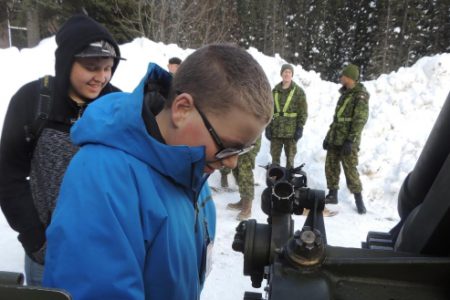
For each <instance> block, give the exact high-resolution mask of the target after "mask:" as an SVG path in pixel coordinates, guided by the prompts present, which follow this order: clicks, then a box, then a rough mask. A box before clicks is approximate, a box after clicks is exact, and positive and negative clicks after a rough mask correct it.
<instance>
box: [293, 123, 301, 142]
mask: <svg viewBox="0 0 450 300" xmlns="http://www.w3.org/2000/svg"><path fill="white" fill-rule="evenodd" d="M302 136H303V127H302V126H300V127H298V128H297V130H295V133H294V140H295V141H296V142H298V140H299V139H301V138H302Z"/></svg>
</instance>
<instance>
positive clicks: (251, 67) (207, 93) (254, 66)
mask: <svg viewBox="0 0 450 300" xmlns="http://www.w3.org/2000/svg"><path fill="white" fill-rule="evenodd" d="M177 93H189V94H190V95H192V97H193V98H194V101H195V103H196V105H198V107H200V108H201V109H202V110H204V111H209V112H211V113H213V114H224V113H227V112H228V111H230V109H231V108H234V107H236V108H238V109H241V110H243V111H245V112H248V113H249V114H251V115H253V116H255V117H256V118H258V119H262V120H263V121H264V122H265V123H268V122H269V121H270V119H271V118H272V114H273V97H272V92H271V87H270V84H269V81H268V80H267V76H266V75H265V73H264V71H263V69H262V68H261V66H260V65H259V64H258V62H257V61H256V60H255V59H254V58H253V57H252V56H251V55H250V54H248V53H247V51H245V50H243V49H241V48H239V47H237V46H235V45H230V44H212V45H207V46H204V47H202V48H200V49H198V50H197V51H195V52H194V53H192V54H191V55H189V56H188V57H187V58H186V59H185V61H183V63H182V64H181V65H180V67H179V69H178V71H177V75H176V76H175V77H174V79H173V84H172V91H171V93H170V95H169V99H168V101H167V102H166V107H168V106H170V105H171V104H172V101H173V99H174V98H175V95H176V94H177Z"/></svg>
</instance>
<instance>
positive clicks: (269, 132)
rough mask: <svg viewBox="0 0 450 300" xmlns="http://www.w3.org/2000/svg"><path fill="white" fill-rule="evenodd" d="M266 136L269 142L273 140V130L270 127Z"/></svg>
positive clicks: (267, 128)
mask: <svg viewBox="0 0 450 300" xmlns="http://www.w3.org/2000/svg"><path fill="white" fill-rule="evenodd" d="M265 136H266V139H268V140H269V141H270V140H272V129H271V128H270V127H266V132H265Z"/></svg>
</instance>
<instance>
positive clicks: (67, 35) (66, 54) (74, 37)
mask: <svg viewBox="0 0 450 300" xmlns="http://www.w3.org/2000/svg"><path fill="white" fill-rule="evenodd" d="M99 40H105V41H107V42H109V43H110V44H111V45H112V46H113V47H114V49H115V51H116V54H117V56H118V57H120V49H119V46H118V44H117V42H116V41H115V40H114V38H113V37H112V36H111V34H110V33H109V32H108V30H106V28H105V27H103V26H102V25H100V24H99V23H97V22H96V21H94V20H93V19H91V18H89V17H88V16H85V15H75V16H73V17H71V18H70V19H69V20H67V21H66V22H65V23H64V24H63V25H62V26H61V28H60V29H59V30H58V32H57V33H56V44H57V45H58V47H57V49H56V51H55V87H56V96H57V97H63V98H66V95H67V91H68V88H69V85H70V71H71V69H72V64H73V61H74V55H75V54H77V53H79V52H80V51H81V50H83V49H84V48H85V47H86V46H87V45H89V44H90V43H92V42H96V41H99ZM118 64H119V58H117V59H115V60H114V65H113V68H112V73H113V74H114V71H115V70H116V68H117V65H118Z"/></svg>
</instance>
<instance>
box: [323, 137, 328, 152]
mask: <svg viewBox="0 0 450 300" xmlns="http://www.w3.org/2000/svg"><path fill="white" fill-rule="evenodd" d="M322 148H323V150H328V142H327V139H324V140H323V144H322Z"/></svg>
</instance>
